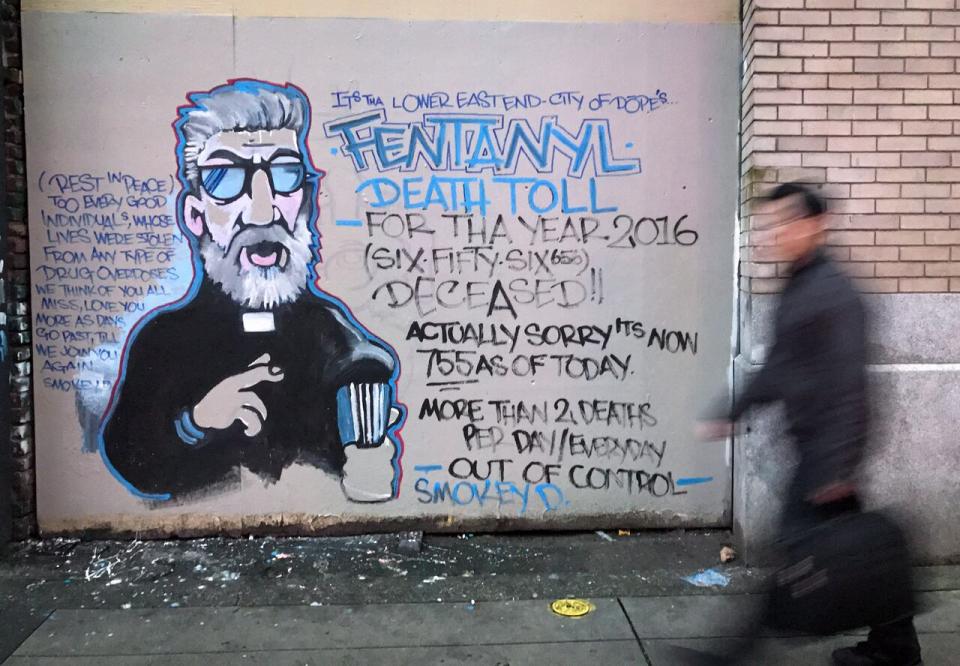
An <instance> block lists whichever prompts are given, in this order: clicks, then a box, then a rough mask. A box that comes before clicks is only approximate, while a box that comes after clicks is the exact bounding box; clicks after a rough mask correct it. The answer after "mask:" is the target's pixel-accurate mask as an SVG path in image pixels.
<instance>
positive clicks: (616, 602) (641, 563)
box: [0, 533, 960, 666]
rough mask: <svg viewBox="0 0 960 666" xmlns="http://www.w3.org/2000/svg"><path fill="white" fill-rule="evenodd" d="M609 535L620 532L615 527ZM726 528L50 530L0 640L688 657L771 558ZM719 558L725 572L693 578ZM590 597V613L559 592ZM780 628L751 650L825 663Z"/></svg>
mask: <svg viewBox="0 0 960 666" xmlns="http://www.w3.org/2000/svg"><path fill="white" fill-rule="evenodd" d="M611 538H612V539H613V540H612V541H611V540H610V539H611ZM727 538H728V535H725V534H723V533H645V534H641V535H632V536H629V537H616V536H615V535H614V536H613V537H609V536H606V537H604V536H598V535H596V534H579V535H550V536H537V535H523V536H509V535H506V536H478V537H472V538H457V537H428V538H427V539H426V540H425V542H424V545H423V548H422V550H421V551H420V552H419V553H406V554H404V553H402V552H400V551H399V550H398V548H397V543H396V538H395V537H391V536H389V535H386V536H371V537H356V538H339V539H260V540H252V541H249V540H203V541H177V542H154V543H143V542H139V543H137V542H132V543H131V542H63V541H61V542H57V543H54V542H42V543H35V544H28V545H24V546H23V547H21V549H20V550H19V552H17V553H15V554H14V556H13V557H12V559H11V560H10V561H9V562H6V563H3V564H0V591H2V593H3V597H2V598H3V599H4V600H5V601H6V603H5V604H4V607H3V608H2V609H0V649H4V648H5V652H3V653H2V655H0V656H5V655H8V654H11V653H12V656H10V658H9V659H8V661H7V663H10V664H15V665H26V664H49V665H53V666H58V665H60V664H80V665H83V664H108V665H113V664H133V665H135V666H136V665H140V664H203V665H204V666H213V665H219V664H228V663H229V664H234V663H251V664H417V665H420V664H460V663H466V664H514V665H516V664H580V663H584V662H593V661H602V663H608V664H641V665H644V664H645V665H657V666H660V665H663V664H678V665H680V664H682V663H683V662H682V661H681V660H680V659H679V658H678V657H677V655H676V653H675V652H672V648H673V646H686V647H691V648H695V649H701V650H708V651H713V650H717V649H722V648H724V647H727V646H728V644H729V643H730V641H732V640H734V637H736V636H738V635H741V634H742V633H743V630H744V620H745V618H747V617H749V615H750V612H751V608H752V607H753V605H754V604H755V603H756V602H757V599H758V598H759V597H758V596H757V595H756V594H755V592H757V591H758V590H759V589H760V586H761V582H762V580H763V576H764V572H763V571H762V570H757V569H749V568H746V567H743V566H739V565H737V564H732V565H720V564H719V563H718V562H717V554H718V553H719V546H720V545H721V544H722V543H724V542H725V541H726V540H727ZM707 568H714V569H715V570H716V571H718V572H720V573H722V574H723V575H724V576H726V577H728V580H729V583H728V584H727V585H725V586H722V587H713V588H699V587H695V586H693V585H691V584H690V583H689V582H687V581H686V580H684V579H685V578H686V577H687V576H688V575H689V574H691V573H695V572H697V571H700V570H703V569H707ZM916 581H917V586H918V589H919V590H920V591H921V592H920V594H921V601H922V603H923V604H924V605H925V606H926V607H928V608H929V609H930V610H929V611H928V612H927V613H925V614H924V615H922V616H920V617H919V618H918V621H917V624H918V629H919V630H920V632H921V634H922V635H921V642H922V644H923V647H924V650H925V664H927V666H936V665H944V666H948V665H952V664H957V663H960V591H957V590H960V584H958V583H960V569H958V568H954V567H930V568H921V569H918V570H917V577H916ZM567 596H574V597H581V598H586V599H589V600H590V601H591V602H592V603H593V604H594V605H595V610H594V611H592V612H591V613H589V614H587V615H586V616H584V617H582V618H579V619H570V618H563V617H560V616H557V615H555V614H554V613H553V612H551V610H550V608H549V603H550V601H552V600H553V599H555V598H558V597H567ZM857 639H858V637H857V636H855V635H851V636H841V637H836V638H832V639H829V640H810V639H807V638H803V637H797V636H789V635H783V634H771V635H769V636H767V637H765V638H764V639H763V642H762V650H761V652H760V653H758V654H757V656H756V663H758V664H777V665H778V666H789V665H793V664H798V665H799V664H804V665H807V664H826V663H828V657H829V653H830V650H831V649H833V648H834V647H837V646H840V645H845V644H849V643H853V642H856V640H857Z"/></svg>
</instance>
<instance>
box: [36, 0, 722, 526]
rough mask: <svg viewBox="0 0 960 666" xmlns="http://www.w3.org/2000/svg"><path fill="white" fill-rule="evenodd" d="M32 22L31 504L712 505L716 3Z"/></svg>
mask: <svg viewBox="0 0 960 666" xmlns="http://www.w3.org/2000/svg"><path fill="white" fill-rule="evenodd" d="M23 31H24V45H25V46H24V48H25V50H26V53H25V61H24V67H25V79H26V81H25V96H26V97H25V103H26V122H27V128H26V130H27V132H26V136H27V142H28V144H27V151H28V165H29V174H28V177H29V182H30V188H31V189H30V193H29V195H30V215H31V219H30V229H31V245H30V248H31V265H30V274H31V277H32V282H31V285H30V288H31V291H32V293H33V317H34V324H35V326H34V330H33V334H34V339H33V352H34V359H33V362H34V363H33V367H34V369H35V377H34V382H35V386H36V400H35V410H36V442H37V445H36V456H37V481H38V496H37V502H38V517H39V520H40V523H41V525H43V526H44V529H46V530H74V529H84V528H85V527H88V526H91V525H96V526H104V525H108V526H112V527H115V528H118V529H120V528H127V529H130V530H132V531H141V532H145V531H149V530H153V531H155V532H164V533H169V532H177V531H180V530H183V529H189V530H190V531H191V533H197V532H203V531H207V530H222V529H227V528H229V529H232V530H236V531H244V530H246V529H248V527H249V529H265V528H264V527H263V526H283V527H284V528H285V529H286V528H287V527H288V526H293V529H296V530H300V531H311V530H315V529H323V528H326V527H328V526H334V525H336V526H338V528H340V527H342V526H343V525H350V524H354V525H359V524H362V525H363V526H364V528H365V529H366V528H369V527H370V526H371V525H372V526H376V527H380V526H381V525H383V526H389V527H390V528H391V529H392V528H394V527H396V526H398V525H401V524H402V525H411V526H417V527H424V528H430V527H435V526H440V527H448V528H449V527H459V528H462V529H482V528H487V527H491V526H492V527H499V526H504V527H526V526H532V527H538V528H539V527H546V528H554V527H564V526H567V525H571V526H584V525H589V526H602V525H604V524H612V525H613V526H618V527H628V526H644V525H647V526H657V527H666V526H713V525H723V524H727V523H728V522H729V517H730V504H731V485H732V475H731V467H730V458H729V455H728V453H727V452H725V451H724V449H723V447H715V446H713V447H704V446H702V445H701V444H700V443H699V442H697V441H696V440H695V439H694V437H693V426H694V423H695V419H696V417H697V415H698V414H699V413H700V411H701V410H702V409H703V408H704V406H705V405H706V404H707V403H708V401H709V400H711V399H712V398H713V397H714V396H715V395H716V394H717V393H718V392H720V391H722V389H723V388H724V386H723V384H724V378H725V375H726V374H727V373H728V371H729V369H730V363H731V357H730V349H731V331H732V330H733V321H732V320H733V312H732V306H733V302H734V299H733V289H734V285H735V276H734V272H733V267H734V257H733V252H734V249H735V243H736V238H735V232H734V226H735V225H734V221H733V214H734V211H735V209H736V181H737V141H736V128H737V105H736V95H733V96H730V94H729V91H730V90H736V82H737V63H738V52H737V43H738V42H737V38H736V35H737V25H736V24H733V23H732V24H729V25H728V24H697V25H692V24H691V25H688V24H623V25H616V24H596V25H594V24H590V25H586V24H584V25H573V24H547V23H542V24H538V23H517V24H501V23H495V22H489V23H470V22H449V23H442V24H434V23H430V22H418V21H413V22H406V21H401V22H397V21H390V20H352V19H328V18H297V19H293V18H291V19H268V18H257V17H247V16H238V17H236V18H235V19H231V17H223V16H208V17H203V16H180V15H164V16H159V15H153V14H144V15H137V16H127V15H123V14H79V13H78V14H71V13H66V12H57V13H29V12H28V13H27V14H25V15H24V23H23ZM158 35H162V36H163V37H164V38H163V39H158V38H157V36H158ZM53 42H55V43H56V44H57V48H56V49H55V51H56V52H57V53H72V54H77V57H76V58H64V59H59V60H56V61H53V62H51V61H50V59H49V57H47V56H46V55H45V54H47V53H49V52H50V51H51V48H50V44H51V43H53ZM92 43H95V44H98V45H99V48H98V49H96V50H91V49H89V47H88V45H89V44H92ZM584 45H589V47H588V48H587V47H586V46H584ZM427 46H429V48H427ZM396 53H402V54H403V58H402V59H401V60H398V59H397V58H396V57H395V54H396ZM438 53H442V54H443V57H442V58H438V57H437V54H438ZM544 54H550V56H549V58H546V59H545V57H544ZM171 62H189V63H190V67H188V68H187V67H184V68H174V69H171V68H170V67H169V63H171ZM620 62H630V63H631V66H630V67H628V68H624V67H620V66H611V63H620ZM89 71H96V72H98V80H100V81H104V82H109V83H110V85H108V86H89V85H84V83H83V81H85V80H87V78H88V76H87V72H89ZM190 91H196V92H190ZM77 118H82V119H83V123H82V128H83V130H82V131H76V130H75V128H76V126H77V120H76V119H77ZM171 124H172V130H173V131H172V132H171ZM71 128H74V129H71ZM321 241H322V242H321ZM401 370H402V372H401ZM184 526H187V527H184ZM385 528H386V527H385Z"/></svg>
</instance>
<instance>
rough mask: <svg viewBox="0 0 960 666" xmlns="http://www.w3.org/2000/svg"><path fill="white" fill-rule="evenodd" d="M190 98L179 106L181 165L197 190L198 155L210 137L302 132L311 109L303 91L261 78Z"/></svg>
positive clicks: (215, 89)
mask: <svg viewBox="0 0 960 666" xmlns="http://www.w3.org/2000/svg"><path fill="white" fill-rule="evenodd" d="M287 90H289V92H287ZM190 101H191V102H192V104H191V105H189V106H186V107H182V108H181V110H180V119H179V121H178V122H177V129H178V131H179V133H180V137H181V138H180V140H181V141H182V142H183V153H182V154H183V157H182V161H181V164H180V168H181V169H182V170H183V175H184V176H185V177H186V179H187V181H188V182H189V183H190V187H191V190H192V192H193V193H194V194H196V193H198V192H199V191H200V172H199V169H198V168H197V158H198V157H199V156H200V153H201V152H202V151H203V148H204V146H205V145H206V143H207V141H208V140H209V139H210V137H212V136H214V135H216V134H218V133H220V132H231V131H234V132H236V131H245V132H254V131H258V130H266V131H269V130H279V129H291V130H293V131H295V132H296V133H297V135H298V136H299V135H300V133H301V132H302V131H303V129H304V124H305V120H306V116H307V113H308V112H307V108H308V107H307V101H306V98H305V97H304V96H303V93H300V92H299V91H298V90H296V89H285V88H281V87H279V86H274V85H271V84H265V83H261V82H259V81H239V82H236V83H231V84H228V85H225V86H220V87H219V88H214V89H213V90H211V91H210V92H209V93H203V94H200V95H192V96H191V97H190Z"/></svg>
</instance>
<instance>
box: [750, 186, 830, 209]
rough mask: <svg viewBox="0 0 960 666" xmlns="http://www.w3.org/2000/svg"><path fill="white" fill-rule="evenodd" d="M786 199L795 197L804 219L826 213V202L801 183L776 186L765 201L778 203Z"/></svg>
mask: <svg viewBox="0 0 960 666" xmlns="http://www.w3.org/2000/svg"><path fill="white" fill-rule="evenodd" d="M788 197H797V198H798V199H799V201H800V202H801V205H802V206H803V213H804V214H803V216H804V217H817V216H818V215H823V214H824V213H826V212H827V202H826V201H825V200H824V199H823V197H821V196H820V195H819V194H817V193H816V192H814V191H813V189H811V188H810V187H809V186H808V185H805V184H803V183H783V184H782V185H777V186H776V187H775V188H774V190H773V192H771V193H770V194H768V195H767V196H766V197H765V198H766V200H767V201H780V200H782V199H786V198H788Z"/></svg>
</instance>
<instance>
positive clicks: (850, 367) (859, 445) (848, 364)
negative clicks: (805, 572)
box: [730, 250, 868, 511]
mask: <svg viewBox="0 0 960 666" xmlns="http://www.w3.org/2000/svg"><path fill="white" fill-rule="evenodd" d="M866 347H867V341H866V316H865V312H864V306H863V303H862V301H861V298H860V296H859V294H858V293H857V291H856V289H855V287H854V286H853V284H852V283H851V281H850V279H849V278H848V277H847V276H846V275H845V274H844V273H843V272H842V271H841V270H840V269H839V268H838V267H837V265H836V264H835V263H834V262H833V261H832V260H830V259H829V258H828V257H827V256H826V255H825V254H824V253H823V251H822V250H818V251H816V252H814V253H813V254H812V255H810V256H808V257H807V258H806V259H805V260H802V261H800V262H798V263H797V264H796V265H795V266H794V267H793V272H792V275H791V276H790V279H789V280H788V283H787V285H786V288H785V289H784V292H783V294H782V297H781V299H780V303H779V307H778V309H777V314H776V322H775V342H774V344H773V348H772V349H771V350H770V353H769V355H768V357H767V360H766V363H765V364H764V366H763V367H762V368H761V369H760V371H759V372H758V373H757V374H756V375H755V376H754V377H753V378H752V379H751V380H750V381H749V382H748V384H747V386H746V388H745V389H744V390H743V391H742V392H740V394H739V396H738V398H737V399H736V400H735V402H734V405H733V408H732V410H731V412H730V418H731V420H737V419H738V418H739V417H740V416H741V415H742V414H743V413H744V412H745V411H746V410H747V409H748V408H749V407H750V406H752V405H755V404H760V403H767V402H773V401H778V400H779V401H783V403H784V406H785V408H786V416H787V420H788V423H789V428H790V433H791V434H792V435H793V438H794V440H795V443H796V447H797V453H798V456H799V458H800V463H799V467H798V468H797V472H796V477H795V480H794V485H793V488H792V489H791V495H793V497H790V498H788V504H789V503H790V502H796V501H798V500H801V499H806V498H809V497H810V496H811V495H812V494H813V493H815V492H816V491H817V490H818V489H820V488H822V487H823V486H825V485H827V484H830V483H834V482H846V481H851V480H852V479H853V477H854V475H855V473H856V471H857V467H858V465H859V463H860V461H861V459H862V457H863V452H864V448H865V446H866V442H867V411H868V409H867V396H866V391H867V382H866V363H867V351H866ZM789 510H790V507H789V506H788V511H789Z"/></svg>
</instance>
